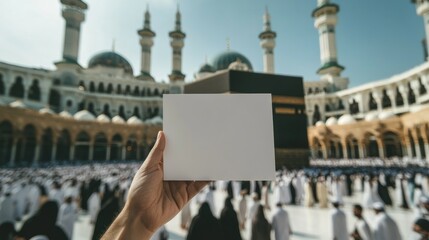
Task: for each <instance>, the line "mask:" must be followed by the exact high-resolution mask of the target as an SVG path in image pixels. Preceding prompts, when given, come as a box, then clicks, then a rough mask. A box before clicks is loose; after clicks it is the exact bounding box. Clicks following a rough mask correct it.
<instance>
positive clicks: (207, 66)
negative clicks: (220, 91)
mask: <svg viewBox="0 0 429 240" xmlns="http://www.w3.org/2000/svg"><path fill="white" fill-rule="evenodd" d="M198 72H199V73H213V72H215V69H214V68H213V67H212V66H211V65H210V64H208V63H206V64H204V65H203V66H201V67H200V70H199V71H198Z"/></svg>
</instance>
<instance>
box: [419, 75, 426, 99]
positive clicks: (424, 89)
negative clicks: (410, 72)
mask: <svg viewBox="0 0 429 240" xmlns="http://www.w3.org/2000/svg"><path fill="white" fill-rule="evenodd" d="M426 93H427V90H426V87H425V85H423V83H422V79H420V78H419V94H420V95H424V94H426Z"/></svg>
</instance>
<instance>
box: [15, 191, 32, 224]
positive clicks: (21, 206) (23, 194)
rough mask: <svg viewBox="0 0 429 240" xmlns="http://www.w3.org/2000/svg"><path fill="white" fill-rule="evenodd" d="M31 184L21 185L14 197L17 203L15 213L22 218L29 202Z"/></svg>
mask: <svg viewBox="0 0 429 240" xmlns="http://www.w3.org/2000/svg"><path fill="white" fill-rule="evenodd" d="M29 190H30V188H29V186H28V185H27V186H24V187H21V188H20V189H19V190H18V191H17V192H16V193H15V194H14V195H13V198H14V200H15V203H16V208H15V215H16V217H17V218H22V217H23V216H24V212H25V207H26V205H27V203H28V192H29Z"/></svg>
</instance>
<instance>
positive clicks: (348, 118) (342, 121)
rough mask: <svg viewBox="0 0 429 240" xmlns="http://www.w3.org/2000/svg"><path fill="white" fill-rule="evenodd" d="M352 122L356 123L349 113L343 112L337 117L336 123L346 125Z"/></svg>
mask: <svg viewBox="0 0 429 240" xmlns="http://www.w3.org/2000/svg"><path fill="white" fill-rule="evenodd" d="M352 123H356V119H354V118H353V117H352V115H350V114H344V115H343V116H341V117H340V118H339V119H338V125H346V124H352Z"/></svg>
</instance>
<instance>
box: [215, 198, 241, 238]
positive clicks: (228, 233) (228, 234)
mask: <svg viewBox="0 0 429 240" xmlns="http://www.w3.org/2000/svg"><path fill="white" fill-rule="evenodd" d="M220 225H221V227H222V232H223V235H224V239H225V240H241V235H240V228H239V225H238V218H237V213H236V212H235V211H234V207H233V206H232V203H231V198H230V197H227V198H226V199H225V206H224V208H223V209H222V212H221V213H220Z"/></svg>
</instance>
